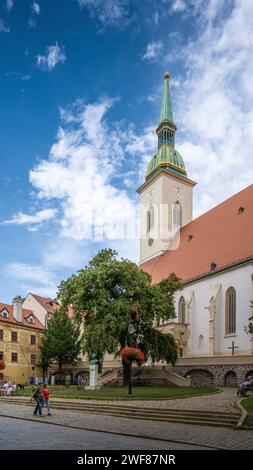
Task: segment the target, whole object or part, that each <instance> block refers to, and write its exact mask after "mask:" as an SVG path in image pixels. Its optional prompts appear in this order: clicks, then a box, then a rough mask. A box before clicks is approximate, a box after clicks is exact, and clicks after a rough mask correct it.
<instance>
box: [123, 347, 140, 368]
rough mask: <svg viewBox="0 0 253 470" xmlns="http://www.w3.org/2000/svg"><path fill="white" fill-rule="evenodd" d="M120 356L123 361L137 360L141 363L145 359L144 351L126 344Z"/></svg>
mask: <svg viewBox="0 0 253 470" xmlns="http://www.w3.org/2000/svg"><path fill="white" fill-rule="evenodd" d="M120 356H121V359H122V360H123V361H127V362H134V361H135V362H137V363H138V364H141V363H142V362H144V360H145V356H144V352H143V351H141V349H138V348H131V347H128V346H126V347H125V348H123V349H121V351H120Z"/></svg>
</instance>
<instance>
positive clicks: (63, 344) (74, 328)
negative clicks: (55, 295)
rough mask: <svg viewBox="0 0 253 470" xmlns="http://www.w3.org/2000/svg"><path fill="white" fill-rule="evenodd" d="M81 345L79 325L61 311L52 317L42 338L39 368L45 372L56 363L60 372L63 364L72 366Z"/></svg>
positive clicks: (64, 311)
mask: <svg viewBox="0 0 253 470" xmlns="http://www.w3.org/2000/svg"><path fill="white" fill-rule="evenodd" d="M81 345H82V336H81V334H80V325H79V324H78V323H77V322H75V321H74V320H72V319H71V318H69V316H68V314H67V311H66V310H63V309H61V310H60V311H59V312H56V313H54V314H53V315H52V318H51V319H50V321H49V322H48V327H47V329H46V331H45V335H44V337H43V338H42V341H41V344H40V352H41V361H40V367H41V368H42V369H43V371H45V370H46V369H47V368H48V367H49V366H50V365H52V364H53V363H57V364H58V368H59V370H61V369H62V366H64V365H65V364H73V363H74V362H75V361H76V360H77V358H78V356H79V354H80V352H81V349H82V347H81Z"/></svg>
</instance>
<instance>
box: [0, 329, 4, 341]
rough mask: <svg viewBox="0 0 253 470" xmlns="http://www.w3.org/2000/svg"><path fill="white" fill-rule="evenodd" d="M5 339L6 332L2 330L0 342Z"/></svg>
mask: <svg viewBox="0 0 253 470" xmlns="http://www.w3.org/2000/svg"><path fill="white" fill-rule="evenodd" d="M3 339H4V330H0V341H3Z"/></svg>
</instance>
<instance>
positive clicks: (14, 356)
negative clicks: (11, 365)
mask: <svg viewBox="0 0 253 470" xmlns="http://www.w3.org/2000/svg"><path fill="white" fill-rule="evenodd" d="M11 362H18V353H15V352H12V353H11Z"/></svg>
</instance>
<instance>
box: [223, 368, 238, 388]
mask: <svg viewBox="0 0 253 470" xmlns="http://www.w3.org/2000/svg"><path fill="white" fill-rule="evenodd" d="M224 386H225V387H236V386H237V377H236V373H235V372H234V371H233V370H229V371H228V372H227V373H226V374H225V376H224Z"/></svg>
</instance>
